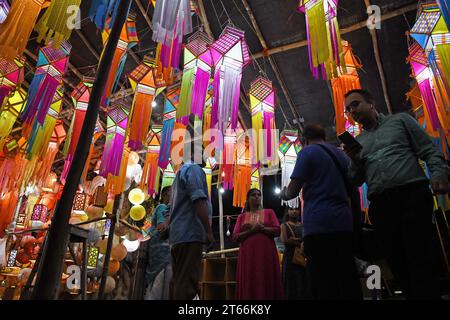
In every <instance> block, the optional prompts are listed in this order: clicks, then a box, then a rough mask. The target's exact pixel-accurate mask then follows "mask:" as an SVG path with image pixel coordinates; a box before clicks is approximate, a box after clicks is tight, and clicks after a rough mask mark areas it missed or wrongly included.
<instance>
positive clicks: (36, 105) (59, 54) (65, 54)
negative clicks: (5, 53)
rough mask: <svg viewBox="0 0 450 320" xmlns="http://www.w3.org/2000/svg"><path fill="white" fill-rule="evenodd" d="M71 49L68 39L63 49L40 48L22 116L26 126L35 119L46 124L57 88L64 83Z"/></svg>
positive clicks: (30, 124) (40, 123)
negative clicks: (63, 78)
mask: <svg viewBox="0 0 450 320" xmlns="http://www.w3.org/2000/svg"><path fill="white" fill-rule="evenodd" d="M71 50H72V46H71V45H70V43H68V42H67V41H64V42H63V43H62V46H61V50H59V49H54V48H52V47H51V46H46V47H43V48H41V49H40V50H39V55H38V62H37V68H36V72H35V75H34V78H33V81H32V82H31V84H30V88H29V89H28V95H27V104H26V106H25V110H24V112H23V114H22V117H21V118H22V120H23V121H24V123H25V124H26V126H32V124H33V121H37V122H38V124H39V125H41V126H43V125H44V120H45V117H46V116H47V113H48V109H49V108H50V105H51V103H52V101H53V98H54V97H55V93H56V90H57V89H58V87H59V86H60V85H61V84H62V77H63V75H64V74H65V72H66V71H67V67H68V66H69V55H70V51H71ZM29 129H31V128H29Z"/></svg>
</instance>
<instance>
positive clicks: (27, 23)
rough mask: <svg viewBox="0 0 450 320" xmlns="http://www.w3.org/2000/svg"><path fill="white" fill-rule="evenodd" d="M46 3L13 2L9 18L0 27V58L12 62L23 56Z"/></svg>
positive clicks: (41, 0)
mask: <svg viewBox="0 0 450 320" xmlns="http://www.w3.org/2000/svg"><path fill="white" fill-rule="evenodd" d="M44 2H46V0H21V1H13V3H12V6H11V10H10V12H9V14H8V17H7V18H6V20H5V22H4V23H2V24H1V25H0V58H4V59H5V60H8V61H11V62H12V61H14V59H15V58H16V57H17V56H21V55H22V54H23V52H24V51H25V48H26V46H27V42H28V39H29V38H30V35H31V32H32V31H33V27H34V25H35V23H36V20H37V18H38V16H39V12H40V11H41V8H42V5H43V4H44Z"/></svg>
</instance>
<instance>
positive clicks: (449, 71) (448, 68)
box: [436, 44, 450, 86]
mask: <svg viewBox="0 0 450 320" xmlns="http://www.w3.org/2000/svg"><path fill="white" fill-rule="evenodd" d="M436 51H437V54H438V56H439V60H440V63H441V69H442V73H443V74H444V77H445V79H446V80H447V85H449V86H450V44H441V45H437V46H436Z"/></svg>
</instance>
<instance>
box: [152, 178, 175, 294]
mask: <svg viewBox="0 0 450 320" xmlns="http://www.w3.org/2000/svg"><path fill="white" fill-rule="evenodd" d="M171 195H172V188H171V186H166V187H164V188H163V189H162V190H161V199H160V202H161V203H160V204H159V205H157V206H156V208H155V210H154V211H153V214H152V218H151V224H152V227H151V228H150V233H151V234H152V237H151V238H150V240H149V244H148V251H147V253H148V254H147V256H148V264H147V268H146V275H145V276H146V282H147V293H146V295H145V300H167V299H168V298H169V283H170V280H171V278H172V267H171V264H170V246H169V241H168V240H167V239H165V240H164V239H161V237H160V233H159V231H160V230H161V228H162V227H163V226H164V225H165V222H166V219H167V217H166V216H165V212H166V211H167V209H168V204H169V201H170V198H171Z"/></svg>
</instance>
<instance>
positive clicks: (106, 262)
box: [98, 194, 123, 300]
mask: <svg viewBox="0 0 450 320" xmlns="http://www.w3.org/2000/svg"><path fill="white" fill-rule="evenodd" d="M122 202H123V194H122V196H120V195H116V198H115V199H114V207H113V214H112V217H111V219H110V221H111V225H110V226H109V234H108V244H107V246H106V252H105V259H104V260H103V272H102V280H101V282H100V288H99V290H98V300H103V299H104V298H105V287H106V279H107V278H108V271H109V260H110V259H111V250H112V244H113V240H114V230H115V229H116V222H117V216H118V211H119V209H120V207H122Z"/></svg>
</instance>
